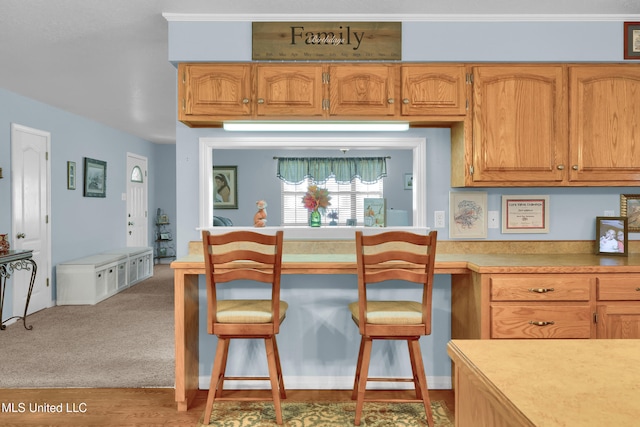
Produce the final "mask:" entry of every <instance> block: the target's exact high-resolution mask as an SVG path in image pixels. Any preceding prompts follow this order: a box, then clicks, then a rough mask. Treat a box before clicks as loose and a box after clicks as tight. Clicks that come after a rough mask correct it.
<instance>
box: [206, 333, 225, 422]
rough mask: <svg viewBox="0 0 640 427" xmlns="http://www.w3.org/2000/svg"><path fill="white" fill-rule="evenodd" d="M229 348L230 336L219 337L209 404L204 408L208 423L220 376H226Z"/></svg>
mask: <svg viewBox="0 0 640 427" xmlns="http://www.w3.org/2000/svg"><path fill="white" fill-rule="evenodd" d="M228 348H229V338H221V337H218V346H217V348H216V358H215V359H214V361H213V368H212V370H211V383H210V384H209V394H208V395H207V405H206V406H205V409H204V419H203V420H202V422H203V424H205V425H208V424H209V422H210V421H211V412H212V411H213V401H214V400H215V396H216V394H217V389H218V385H219V383H220V378H221V377H224V372H222V364H223V360H224V358H225V356H226V353H227V350H228Z"/></svg>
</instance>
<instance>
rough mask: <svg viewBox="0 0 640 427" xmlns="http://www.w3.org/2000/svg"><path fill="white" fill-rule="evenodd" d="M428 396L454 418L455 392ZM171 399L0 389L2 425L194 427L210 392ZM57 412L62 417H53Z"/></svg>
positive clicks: (345, 394) (347, 394)
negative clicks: (188, 402)
mask: <svg viewBox="0 0 640 427" xmlns="http://www.w3.org/2000/svg"><path fill="white" fill-rule="evenodd" d="M229 393H230V395H232V394H233V393H235V392H233V391H230V392H229ZM242 393H246V391H243V392H242ZM255 393H260V392H258V391H256V392H255ZM394 393H398V392H394ZM402 393H404V392H402ZM429 396H430V397H431V399H432V400H442V401H444V402H445V403H446V405H447V407H448V408H449V410H450V411H451V413H452V414H453V413H454V410H455V408H454V392H453V390H430V391H429ZM173 398H174V390H173V389H170V388H160V389H157V388H141V389H88V388H80V389H78V388H76V389H69V388H64V389H51V388H49V389H47V388H43V389H0V410H1V412H0V425H1V426H3V427H13V426H16V427H17V426H20V427H25V426H27V427H35V426H52V427H58V426H60V427H63V426H64V427H67V426H68V427H76V426H83V427H87V426H92V427H105V426H114V427H115V426H117V427H133V426H144V427H156V426H157V427H169V426H171V427H178V426H179V427H182V426H189V427H195V425H196V424H197V423H198V420H199V419H200V417H201V416H202V413H203V412H204V405H205V401H206V398H207V391H206V390H203V391H200V392H199V393H198V395H197V398H196V401H195V402H194V405H193V407H191V408H190V409H189V410H188V411H186V412H178V411H177V409H176V404H175V402H174V399H173ZM350 398H351V391H350V390H287V401H303V402H304V401H349V400H350ZM58 410H61V411H62V412H53V411H58ZM45 411H46V412H45Z"/></svg>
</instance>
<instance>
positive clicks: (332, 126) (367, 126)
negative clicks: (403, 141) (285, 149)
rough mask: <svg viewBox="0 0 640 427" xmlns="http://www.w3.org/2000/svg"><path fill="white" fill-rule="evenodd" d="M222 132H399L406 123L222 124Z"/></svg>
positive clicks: (242, 122) (245, 122)
mask: <svg viewBox="0 0 640 427" xmlns="http://www.w3.org/2000/svg"><path fill="white" fill-rule="evenodd" d="M223 128H224V130H227V131H239V132H401V131H406V130H408V129H409V123H407V122H346V121H345V122H323V121H317V122H260V121H234V122H224V124H223Z"/></svg>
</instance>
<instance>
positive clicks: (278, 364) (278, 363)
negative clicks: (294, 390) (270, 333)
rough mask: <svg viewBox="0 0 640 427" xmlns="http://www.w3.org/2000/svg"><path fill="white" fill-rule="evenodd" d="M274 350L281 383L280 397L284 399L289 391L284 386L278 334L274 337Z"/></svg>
mask: <svg viewBox="0 0 640 427" xmlns="http://www.w3.org/2000/svg"><path fill="white" fill-rule="evenodd" d="M273 350H274V353H275V356H276V369H277V370H278V383H279V384H280V397H281V398H282V399H286V398H287V392H286V390H285V388H284V378H283V376H282V366H281V365H280V352H279V351H278V340H277V338H276V336H274V337H273Z"/></svg>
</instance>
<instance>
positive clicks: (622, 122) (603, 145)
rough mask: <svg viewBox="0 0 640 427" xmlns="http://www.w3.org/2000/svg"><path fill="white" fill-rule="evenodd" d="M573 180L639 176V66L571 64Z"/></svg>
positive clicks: (633, 180) (613, 181)
mask: <svg viewBox="0 0 640 427" xmlns="http://www.w3.org/2000/svg"><path fill="white" fill-rule="evenodd" d="M569 105H570V107H571V108H570V109H569V124H570V127H569V129H570V132H569V135H570V140H569V147H570V148H569V153H570V159H571V163H570V164H571V167H570V168H569V179H570V181H571V182H574V183H584V184H588V185H607V186H614V185H637V182H638V180H640V67H638V66H637V65H635V64H634V65H628V64H627V65H623V64H609V65H575V66H571V67H569Z"/></svg>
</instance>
